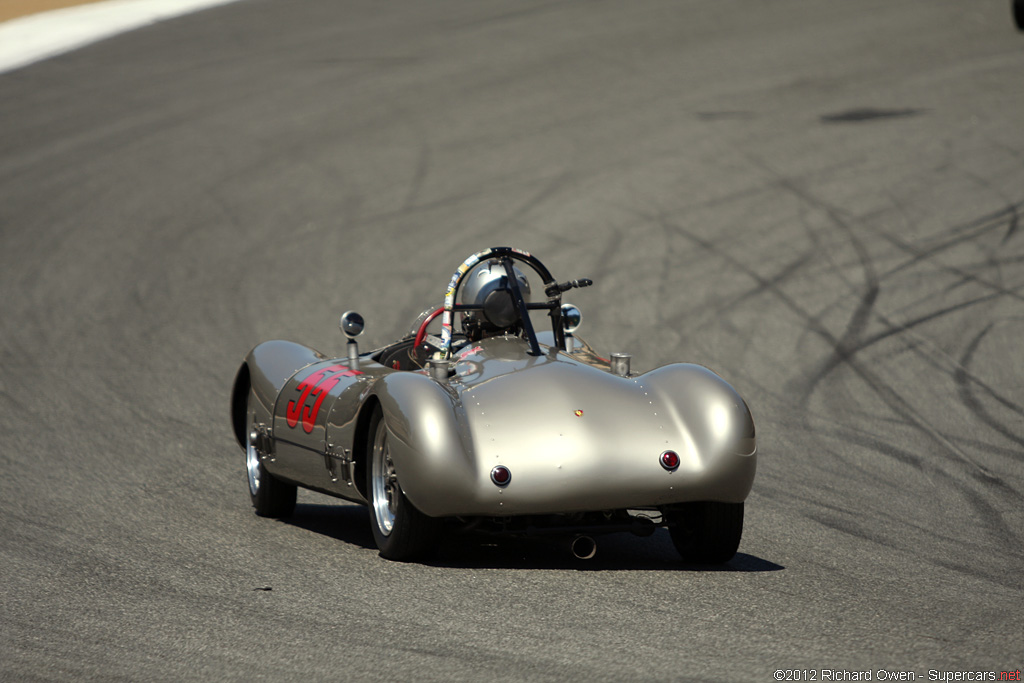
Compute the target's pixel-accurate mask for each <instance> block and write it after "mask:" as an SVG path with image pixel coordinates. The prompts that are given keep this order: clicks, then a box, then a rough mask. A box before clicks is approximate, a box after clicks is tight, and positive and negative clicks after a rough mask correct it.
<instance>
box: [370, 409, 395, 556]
mask: <svg viewBox="0 0 1024 683" xmlns="http://www.w3.org/2000/svg"><path fill="white" fill-rule="evenodd" d="M371 469H372V471H371V475H370V486H371V491H370V496H371V501H372V503H373V516H374V519H375V520H376V522H377V529H378V530H379V531H380V534H381V535H382V536H390V535H391V531H392V530H393V529H394V528H395V516H396V515H397V512H398V498H399V496H400V495H401V493H400V491H399V490H398V475H396V474H395V465H394V463H393V462H392V461H391V451H390V449H389V448H388V428H387V425H386V424H384V420H381V421H380V422H378V423H377V433H376V435H375V436H374V439H373V455H372V463H371Z"/></svg>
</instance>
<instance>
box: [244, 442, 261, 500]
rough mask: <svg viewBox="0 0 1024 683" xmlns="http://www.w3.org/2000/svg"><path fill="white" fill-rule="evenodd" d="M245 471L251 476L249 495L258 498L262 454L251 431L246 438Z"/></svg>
mask: <svg viewBox="0 0 1024 683" xmlns="http://www.w3.org/2000/svg"><path fill="white" fill-rule="evenodd" d="M245 469H246V470H247V471H248V474H249V493H250V494H252V495H253V496H256V495H257V494H258V493H259V492H260V453H259V451H257V450H256V444H255V443H253V438H252V430H251V429H250V430H249V433H248V434H246V436H245Z"/></svg>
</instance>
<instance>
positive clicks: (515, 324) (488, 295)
mask: <svg viewBox="0 0 1024 683" xmlns="http://www.w3.org/2000/svg"><path fill="white" fill-rule="evenodd" d="M512 270H513V272H515V275H516V280H517V282H518V283H519V291H520V293H521V294H522V295H523V300H524V301H526V302H527V303H529V302H530V283H529V281H528V280H527V279H526V276H525V275H523V273H522V271H520V270H519V269H518V268H513V269H512ZM460 294H461V298H462V303H463V304H466V305H470V306H483V307H484V310H482V311H471V312H469V313H467V314H466V315H465V317H464V318H463V319H462V326H463V330H464V331H465V332H466V334H467V335H468V336H469V337H470V339H479V338H480V337H482V336H492V335H495V334H504V333H506V332H517V331H518V330H519V325H520V323H521V322H522V321H521V320H520V316H519V309H518V307H517V306H516V304H515V301H514V300H513V298H512V289H511V287H510V286H509V282H508V275H507V274H506V273H505V267H504V266H503V265H502V264H501V262H500V261H488V262H487V263H483V264H481V265H479V266H477V267H476V268H474V269H473V270H472V271H471V272H470V273H469V275H467V276H466V280H465V282H463V283H462V287H461V288H460Z"/></svg>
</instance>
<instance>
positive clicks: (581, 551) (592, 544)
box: [570, 536, 597, 560]
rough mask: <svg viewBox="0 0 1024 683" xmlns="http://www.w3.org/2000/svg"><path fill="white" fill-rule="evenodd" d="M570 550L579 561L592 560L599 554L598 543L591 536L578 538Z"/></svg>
mask: <svg viewBox="0 0 1024 683" xmlns="http://www.w3.org/2000/svg"><path fill="white" fill-rule="evenodd" d="M570 548H571V549H572V554H573V556H574V557H575V558H576V559H577V560H590V559H593V557H594V555H596V554H597V542H596V541H594V539H592V538H591V537H590V536H577V537H576V538H574V539H573V540H572V545H571V546H570Z"/></svg>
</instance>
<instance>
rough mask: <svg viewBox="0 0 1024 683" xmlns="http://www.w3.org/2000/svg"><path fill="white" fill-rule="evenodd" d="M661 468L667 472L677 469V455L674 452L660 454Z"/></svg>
mask: <svg viewBox="0 0 1024 683" xmlns="http://www.w3.org/2000/svg"><path fill="white" fill-rule="evenodd" d="M661 466H662V467H664V468H665V469H666V470H668V471H669V472H675V471H676V470H677V469H679V454H678V453H676V452H675V451H665V452H664V453H662V454H661Z"/></svg>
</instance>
